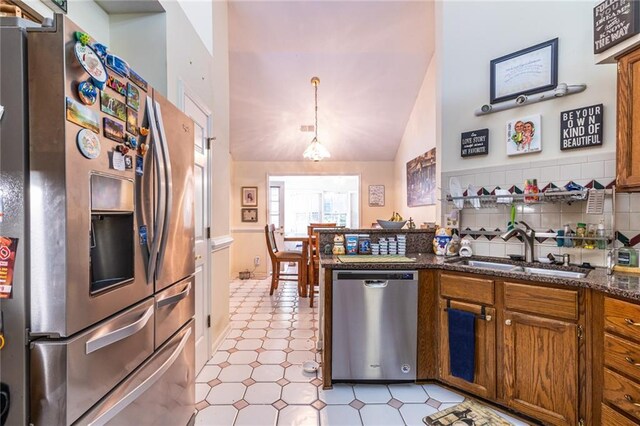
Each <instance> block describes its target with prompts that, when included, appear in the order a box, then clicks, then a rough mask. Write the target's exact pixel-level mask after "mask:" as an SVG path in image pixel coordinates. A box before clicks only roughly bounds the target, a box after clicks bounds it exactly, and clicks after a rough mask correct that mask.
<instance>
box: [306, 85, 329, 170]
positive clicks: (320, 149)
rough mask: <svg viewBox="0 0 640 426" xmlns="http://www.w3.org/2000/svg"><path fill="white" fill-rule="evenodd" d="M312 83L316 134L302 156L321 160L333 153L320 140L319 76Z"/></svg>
mask: <svg viewBox="0 0 640 426" xmlns="http://www.w3.org/2000/svg"><path fill="white" fill-rule="evenodd" d="M311 84H312V85H313V87H314V88H315V105H316V110H315V113H316V125H315V127H314V131H315V136H314V137H313V140H312V141H311V143H310V144H309V146H308V147H307V149H305V150H304V153H303V154H302V156H303V157H304V158H306V159H307V160H313V161H320V160H323V159H325V158H329V157H331V154H329V151H328V150H327V148H325V147H324V145H322V144H321V143H320V142H318V85H319V84H320V79H319V78H318V77H313V78H312V79H311Z"/></svg>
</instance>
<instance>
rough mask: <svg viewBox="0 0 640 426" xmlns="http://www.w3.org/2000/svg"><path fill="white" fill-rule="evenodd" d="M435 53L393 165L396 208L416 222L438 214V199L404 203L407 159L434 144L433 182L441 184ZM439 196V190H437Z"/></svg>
mask: <svg viewBox="0 0 640 426" xmlns="http://www.w3.org/2000/svg"><path fill="white" fill-rule="evenodd" d="M437 65H438V63H437V55H434V56H433V57H432V58H431V61H430V63H429V67H428V68H427V72H426V73H425V76H424V80H423V82H422V87H421V88H420V92H418V96H417V98H416V103H415V104H414V106H413V111H412V112H411V116H410V117H409V121H408V122H407V127H406V128H405V130H404V135H403V136H402V141H401V142H400V146H399V147H398V151H397V152H396V158H395V166H394V181H395V193H396V204H397V210H398V212H399V213H400V214H401V215H402V216H403V217H404V218H405V219H407V218H409V217H413V220H414V221H415V223H416V226H419V225H420V224H421V223H422V222H436V220H437V218H438V217H440V215H439V213H438V212H439V209H440V206H439V204H440V203H436V205H433V206H419V207H408V206H407V162H409V161H410V160H412V159H414V158H416V157H417V156H419V155H422V154H424V153H425V152H427V151H429V150H431V149H432V148H436V159H437V160H436V161H437V162H436V175H437V179H436V186H437V188H440V168H441V167H440V158H441V153H440V152H439V151H440V149H439V148H440V147H439V146H437V145H439V144H438V138H437V129H438V126H439V122H438V119H439V117H438V114H437V102H436V99H437V95H436V93H437ZM438 197H439V194H438Z"/></svg>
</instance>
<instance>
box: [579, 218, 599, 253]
mask: <svg viewBox="0 0 640 426" xmlns="http://www.w3.org/2000/svg"><path fill="white" fill-rule="evenodd" d="M596 229H597V228H596V224H595V223H589V224H588V225H587V234H586V238H585V240H584V244H583V245H582V246H583V247H584V248H586V249H588V250H593V249H595V248H596V240H595V238H596Z"/></svg>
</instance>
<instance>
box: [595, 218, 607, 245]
mask: <svg viewBox="0 0 640 426" xmlns="http://www.w3.org/2000/svg"><path fill="white" fill-rule="evenodd" d="M596 237H597V240H596V246H597V247H598V248H599V249H600V250H604V249H606V248H607V240H606V234H605V230H604V222H603V220H600V223H599V224H598V229H597V230H596Z"/></svg>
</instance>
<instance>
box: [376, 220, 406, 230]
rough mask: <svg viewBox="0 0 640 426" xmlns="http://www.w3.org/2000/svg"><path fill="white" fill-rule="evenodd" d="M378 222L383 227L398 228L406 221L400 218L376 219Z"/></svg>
mask: <svg viewBox="0 0 640 426" xmlns="http://www.w3.org/2000/svg"><path fill="white" fill-rule="evenodd" d="M378 223H379V224H380V226H382V228H383V229H400V228H402V227H403V226H404V224H405V223H407V221H406V220H402V221H396V222H394V221H391V220H382V219H378Z"/></svg>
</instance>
